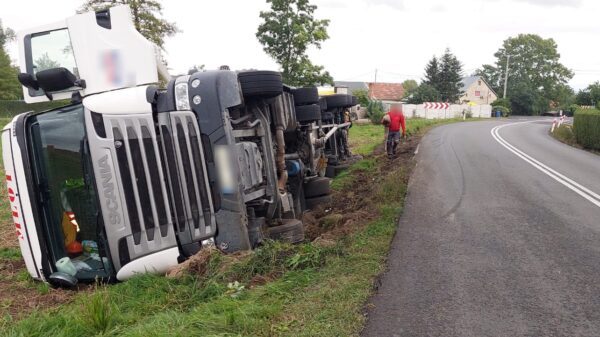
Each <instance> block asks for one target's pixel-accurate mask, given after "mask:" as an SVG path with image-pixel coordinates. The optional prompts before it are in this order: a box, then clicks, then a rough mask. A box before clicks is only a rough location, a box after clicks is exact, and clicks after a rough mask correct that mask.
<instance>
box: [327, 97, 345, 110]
mask: <svg viewBox="0 0 600 337" xmlns="http://www.w3.org/2000/svg"><path fill="white" fill-rule="evenodd" d="M348 97H350V96H349V95H345V94H335V95H329V96H325V99H326V100H327V109H333V108H345V107H347V106H348V105H350V103H351V102H348Z"/></svg>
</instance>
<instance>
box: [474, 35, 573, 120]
mask: <svg viewBox="0 0 600 337" xmlns="http://www.w3.org/2000/svg"><path fill="white" fill-rule="evenodd" d="M509 55H510V59H509V71H508V86H507V96H508V97H509V98H510V100H511V102H512V103H513V104H514V105H515V107H518V108H519V109H518V110H516V109H513V112H514V113H520V114H528V115H531V114H539V113H540V112H544V110H547V109H548V108H549V107H550V106H549V105H550V103H551V102H557V101H559V100H560V99H561V97H560V96H561V95H564V93H565V91H564V86H566V85H567V82H568V81H569V80H570V79H571V78H572V77H573V72H572V71H571V70H570V69H568V68H567V67H565V66H564V65H563V64H562V63H560V54H559V53H558V51H557V45H556V42H555V41H554V40H553V39H551V38H550V39H543V38H542V37H540V36H538V35H535V34H519V35H518V36H516V37H510V38H508V39H506V40H505V41H504V42H503V44H502V47H500V49H498V51H497V52H496V53H495V54H494V56H495V57H496V62H495V64H493V65H490V64H485V65H483V66H482V68H481V69H479V71H478V72H477V73H478V74H479V75H481V76H483V77H484V78H485V79H486V80H487V81H488V83H490V85H491V86H492V88H493V89H494V90H496V91H497V92H502V91H503V85H504V72H505V67H506V61H507V59H508V57H509ZM523 88H528V90H530V91H529V92H528V93H527V94H523V93H521V92H520V90H522V89H523ZM515 96H517V97H520V98H523V99H525V100H524V101H523V102H516V101H515V100H516V97H515ZM529 96H532V97H529ZM529 98H531V100H532V101H533V102H535V103H533V104H530V103H531V102H530V99H529ZM563 100H564V99H563Z"/></svg>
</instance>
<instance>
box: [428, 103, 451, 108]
mask: <svg viewBox="0 0 600 337" xmlns="http://www.w3.org/2000/svg"><path fill="white" fill-rule="evenodd" d="M423 106H424V107H425V109H448V108H449V107H450V103H440V102H424V103H423Z"/></svg>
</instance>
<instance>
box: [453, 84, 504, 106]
mask: <svg viewBox="0 0 600 337" xmlns="http://www.w3.org/2000/svg"><path fill="white" fill-rule="evenodd" d="M477 94H478V95H477ZM496 99H498V96H496V94H494V92H493V91H492V89H490V87H488V86H487V84H486V83H485V82H484V81H483V80H477V81H475V82H473V84H471V86H470V87H469V88H468V89H467V90H466V91H465V93H464V94H463V96H462V97H461V98H460V102H461V103H466V102H473V103H475V104H492V103H493V102H494V101H495V100H496Z"/></svg>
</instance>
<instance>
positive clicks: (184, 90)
mask: <svg viewBox="0 0 600 337" xmlns="http://www.w3.org/2000/svg"><path fill="white" fill-rule="evenodd" d="M189 78H190V77H189V76H180V77H178V78H177V79H176V80H175V108H176V109H177V110H191V109H190V96H189V93H188V80H189Z"/></svg>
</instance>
